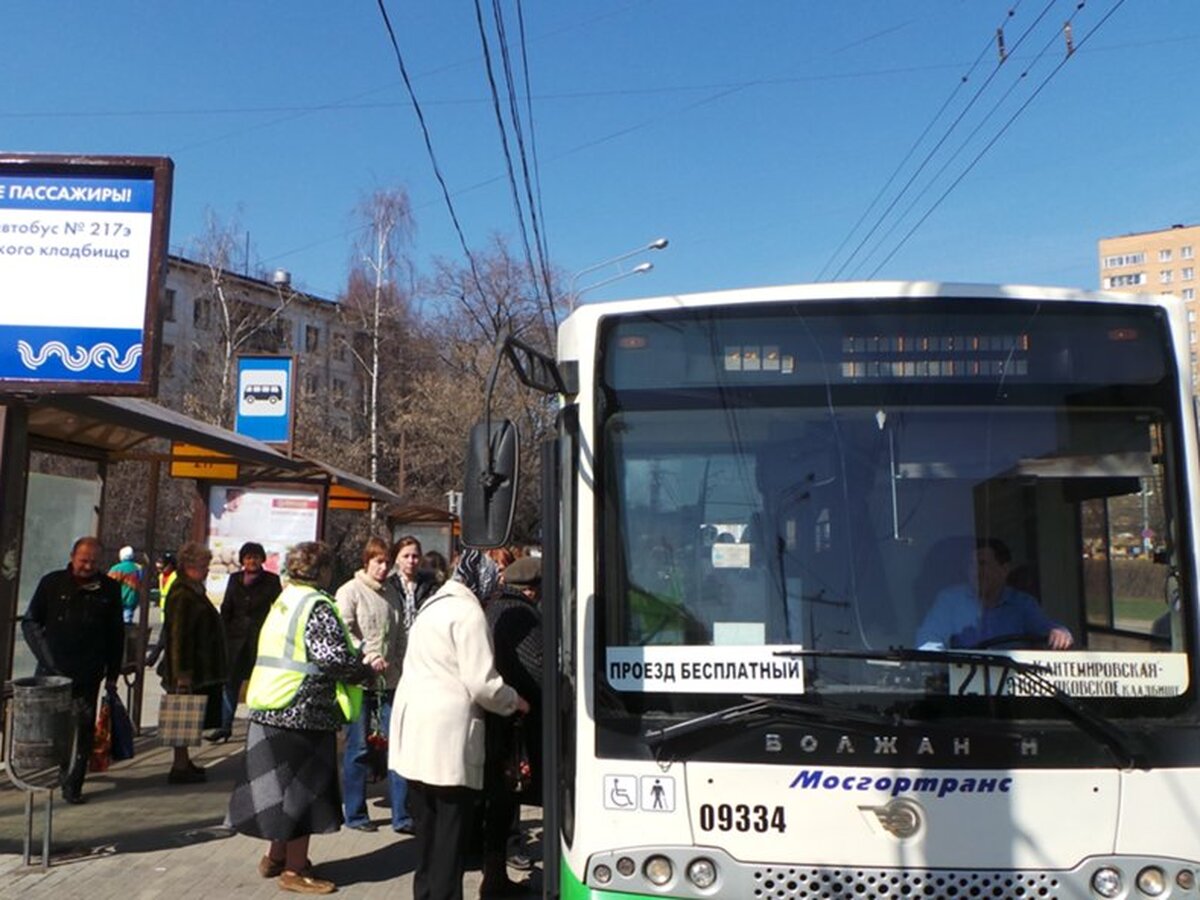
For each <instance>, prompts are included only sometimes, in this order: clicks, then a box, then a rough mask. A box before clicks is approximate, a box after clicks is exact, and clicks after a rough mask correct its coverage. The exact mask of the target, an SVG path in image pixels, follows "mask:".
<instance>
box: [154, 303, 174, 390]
mask: <svg viewBox="0 0 1200 900" xmlns="http://www.w3.org/2000/svg"><path fill="white" fill-rule="evenodd" d="M171 293H175V292H174V291H172V292H171ZM174 374H175V345H174V344H163V345H162V356H161V357H159V365H158V375H159V377H160V378H171V377H172V376H173V375H174Z"/></svg>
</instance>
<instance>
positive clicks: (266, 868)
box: [258, 856, 284, 878]
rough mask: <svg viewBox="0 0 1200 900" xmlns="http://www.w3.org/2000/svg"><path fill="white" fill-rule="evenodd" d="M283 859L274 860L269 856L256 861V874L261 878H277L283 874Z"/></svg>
mask: <svg viewBox="0 0 1200 900" xmlns="http://www.w3.org/2000/svg"><path fill="white" fill-rule="evenodd" d="M283 865H284V863H283V860H279V861H278V862H276V861H275V860H273V859H271V857H269V856H264V857H263V858H262V859H260V860H259V861H258V874H259V875H261V876H262V877H263V878H278V877H279V876H280V875H282V874H283Z"/></svg>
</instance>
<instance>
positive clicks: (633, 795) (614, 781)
mask: <svg viewBox="0 0 1200 900" xmlns="http://www.w3.org/2000/svg"><path fill="white" fill-rule="evenodd" d="M637 805H638V780H637V776H636V775H605V776H604V808H605V809H637Z"/></svg>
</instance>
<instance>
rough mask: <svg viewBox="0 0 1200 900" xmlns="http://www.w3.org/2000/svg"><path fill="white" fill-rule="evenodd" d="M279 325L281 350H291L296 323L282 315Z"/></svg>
mask: <svg viewBox="0 0 1200 900" xmlns="http://www.w3.org/2000/svg"><path fill="white" fill-rule="evenodd" d="M278 327H279V349H280V350H291V349H292V334H293V333H294V332H295V330H296V326H295V324H294V323H293V322H292V320H291V319H287V318H283V317H282V316H281V317H280V319H279V326H278Z"/></svg>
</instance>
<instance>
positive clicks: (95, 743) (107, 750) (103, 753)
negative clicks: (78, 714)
mask: <svg viewBox="0 0 1200 900" xmlns="http://www.w3.org/2000/svg"><path fill="white" fill-rule="evenodd" d="M111 761H112V705H111V703H110V701H109V696H108V694H107V692H106V693H105V694H104V696H103V697H101V698H100V712H99V714H98V715H97V716H96V730H95V732H94V736H93V738H92V753H91V755H90V756H89V757H88V771H89V772H105V771H107V770H108V764H109V763H110V762H111Z"/></svg>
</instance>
